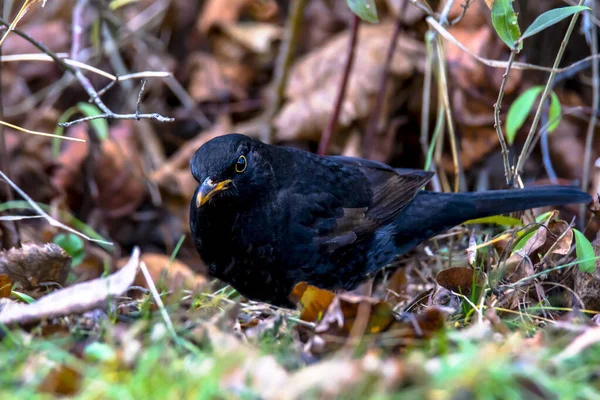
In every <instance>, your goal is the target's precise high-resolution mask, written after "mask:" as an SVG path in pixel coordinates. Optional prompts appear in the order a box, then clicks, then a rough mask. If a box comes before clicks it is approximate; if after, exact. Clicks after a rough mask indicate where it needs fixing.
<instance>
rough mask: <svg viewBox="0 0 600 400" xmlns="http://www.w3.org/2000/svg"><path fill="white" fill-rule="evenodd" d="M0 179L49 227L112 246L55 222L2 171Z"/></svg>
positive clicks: (109, 243)
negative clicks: (42, 218) (44, 220)
mask: <svg viewBox="0 0 600 400" xmlns="http://www.w3.org/2000/svg"><path fill="white" fill-rule="evenodd" d="M0 178H2V179H4V180H5V181H6V183H8V184H9V185H10V186H11V187H12V188H13V189H14V191H15V192H17V193H18V194H19V195H20V196H21V197H22V198H24V199H25V200H26V201H27V203H29V205H30V206H31V208H33V210H34V211H35V212H37V213H38V214H39V215H41V216H43V217H44V218H45V219H46V221H47V222H48V223H49V224H50V225H52V226H54V227H57V228H61V229H64V230H66V231H69V232H71V233H73V234H75V235H78V236H81V237H82V238H84V239H86V240H89V241H90V242H96V243H102V244H108V245H112V243H111V242H107V241H106V240H100V239H94V238H91V237H89V236H87V235H85V234H83V233H81V232H79V231H76V230H75V229H73V228H71V227H69V226H67V225H65V224H63V223H62V222H60V221H57V220H55V219H54V218H52V217H51V216H50V215H49V214H48V213H46V212H45V211H44V210H42V208H41V207H40V206H39V205H38V204H37V203H36V202H35V201H33V200H32V199H31V197H29V196H28V195H27V193H25V192H24V191H23V190H21V188H20V187H18V186H17V185H16V184H15V183H14V182H13V181H11V180H10V179H9V178H8V176H6V174H4V172H2V171H0Z"/></svg>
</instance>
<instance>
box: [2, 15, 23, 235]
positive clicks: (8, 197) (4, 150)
mask: <svg viewBox="0 0 600 400" xmlns="http://www.w3.org/2000/svg"><path fill="white" fill-rule="evenodd" d="M10 8H11V5H8V7H7V9H5V10H4V11H5V12H6V14H5V16H8V15H10ZM1 57H2V47H1V46H0V58H1ZM3 69H4V68H3V66H2V65H1V64H0V82H1V81H2V74H3ZM2 98H3V90H2V85H0V121H2V120H3V119H4V105H3V102H2V101H1V99H2ZM0 170H4V171H6V173H7V175H9V176H11V175H12V172H11V165H10V162H9V157H8V145H7V144H6V133H5V132H4V125H1V124H0ZM4 187H5V192H6V200H8V201H13V200H14V194H13V192H12V190H11V188H10V186H9V185H5V186H4ZM0 218H2V217H0ZM5 226H7V227H8V228H7V229H10V228H11V226H12V230H13V231H14V232H15V235H14V236H15V237H12V236H13V235H11V234H9V233H7V234H6V237H7V240H5V244H6V245H7V246H8V247H18V246H20V244H21V232H20V231H19V225H18V224H17V222H16V221H13V222H9V223H7V224H6V225H5Z"/></svg>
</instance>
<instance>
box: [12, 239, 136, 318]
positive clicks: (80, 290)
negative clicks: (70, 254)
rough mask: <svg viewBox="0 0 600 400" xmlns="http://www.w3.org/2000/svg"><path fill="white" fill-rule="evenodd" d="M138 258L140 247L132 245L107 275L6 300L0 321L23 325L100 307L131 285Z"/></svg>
mask: <svg viewBox="0 0 600 400" xmlns="http://www.w3.org/2000/svg"><path fill="white" fill-rule="evenodd" d="M139 261H140V250H139V248H137V247H136V248H134V249H133V252H132V254H131V258H130V259H129V262H128V263H127V265H126V266H124V267H123V268H122V269H121V270H120V271H118V272H116V273H114V274H112V275H110V276H108V277H107V278H98V279H94V280H92V281H89V282H83V283H78V284H76V285H73V286H69V287H68V288H65V289H59V290H56V291H54V292H52V293H50V294H48V295H46V296H43V297H41V298H40V299H39V300H38V301H36V302H35V303H31V304H20V303H9V304H7V305H5V306H4V308H3V309H2V312H0V323H2V324H6V325H9V324H14V323H21V324H26V323H30V322H35V321H39V320H41V319H44V318H52V317H57V316H61V315H67V314H73V313H83V312H85V311H89V310H92V309H94V308H96V307H101V306H102V305H104V304H105V303H106V301H107V299H108V298H109V297H114V296H120V295H121V294H123V293H124V292H125V291H126V290H127V289H128V288H129V287H130V286H131V284H132V283H133V280H134V278H135V274H136V272H137V270H138V266H139Z"/></svg>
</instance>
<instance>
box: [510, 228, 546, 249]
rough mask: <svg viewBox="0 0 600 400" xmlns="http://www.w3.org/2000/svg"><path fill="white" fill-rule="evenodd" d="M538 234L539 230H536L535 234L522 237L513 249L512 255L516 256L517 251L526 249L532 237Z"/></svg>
mask: <svg viewBox="0 0 600 400" xmlns="http://www.w3.org/2000/svg"><path fill="white" fill-rule="evenodd" d="M538 228H539V227H538ZM536 232H537V229H535V230H534V231H533V232H529V233H528V234H526V235H524V236H522V237H521V238H520V239H519V240H518V241H517V243H515V245H514V247H513V249H512V253H511V254H514V253H515V252H516V251H517V250H521V249H522V248H523V247H525V245H526V244H527V241H528V240H529V239H531V237H532V236H533V235H535V233H536Z"/></svg>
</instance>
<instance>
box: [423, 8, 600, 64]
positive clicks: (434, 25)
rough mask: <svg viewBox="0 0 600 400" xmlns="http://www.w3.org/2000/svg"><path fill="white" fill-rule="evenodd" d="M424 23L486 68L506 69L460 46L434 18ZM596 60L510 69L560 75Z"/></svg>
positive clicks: (589, 57) (500, 62) (596, 57)
mask: <svg viewBox="0 0 600 400" xmlns="http://www.w3.org/2000/svg"><path fill="white" fill-rule="evenodd" d="M426 21H427V23H428V24H429V25H431V27H432V28H434V29H435V30H436V31H437V32H438V33H439V34H440V35H442V36H443V37H444V38H445V39H447V40H448V41H449V42H451V43H452V44H454V45H455V46H456V47H458V48H459V49H461V50H462V51H464V52H465V53H466V54H468V55H470V56H471V57H473V58H474V59H476V60H477V61H479V62H480V63H482V64H484V65H487V66H488V67H492V68H503V69H506V66H507V65H508V63H507V62H506V61H497V60H491V59H489V58H484V57H480V56H478V55H477V54H475V53H473V52H472V51H471V50H469V49H468V48H467V47H466V46H465V45H464V44H462V43H461V42H459V41H458V40H456V38H455V37H454V36H452V34H451V33H450V32H448V30H447V29H446V28H444V27H443V26H442V25H441V24H440V23H439V22H438V21H436V20H435V19H434V18H432V17H427V19H426ZM598 58H600V54H597V55H591V56H588V57H586V58H582V59H581V60H579V61H576V62H574V63H573V64H571V65H567V66H566V67H563V68H556V67H542V66H540V65H535V64H528V63H523V62H514V63H513V65H512V69H520V70H532V71H543V72H554V73H560V72H565V71H568V70H570V69H572V68H577V67H579V66H580V65H581V64H586V63H589V62H590V61H591V60H594V59H598Z"/></svg>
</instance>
